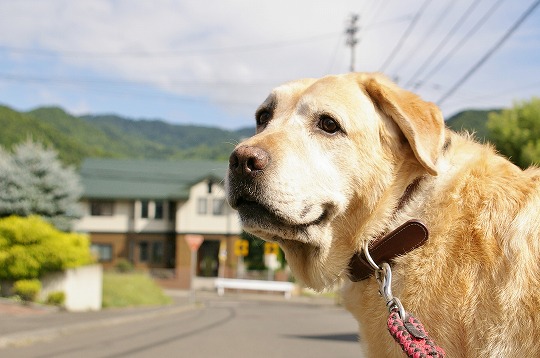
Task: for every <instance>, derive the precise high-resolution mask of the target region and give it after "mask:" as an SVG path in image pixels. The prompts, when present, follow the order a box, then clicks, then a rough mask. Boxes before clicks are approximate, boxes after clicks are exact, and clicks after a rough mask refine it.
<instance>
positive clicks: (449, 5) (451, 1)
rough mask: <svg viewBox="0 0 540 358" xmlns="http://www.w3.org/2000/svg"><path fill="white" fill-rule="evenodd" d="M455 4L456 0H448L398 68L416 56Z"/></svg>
mask: <svg viewBox="0 0 540 358" xmlns="http://www.w3.org/2000/svg"><path fill="white" fill-rule="evenodd" d="M455 4H456V1H455V0H448V2H447V5H446V7H445V8H444V9H443V10H442V11H441V12H440V15H439V16H438V17H437V18H436V19H435V21H433V23H432V24H431V26H430V27H429V28H428V30H427V31H426V33H425V35H424V37H423V38H421V39H420V40H419V41H418V43H417V44H416V46H415V47H413V48H412V49H411V51H409V53H408V54H407V56H405V58H404V59H403V61H402V62H401V64H400V65H399V66H396V67H397V68H403V67H405V66H406V64H407V62H409V61H410V60H411V59H413V58H414V54H416V53H417V52H418V50H419V49H420V47H421V46H423V45H424V44H425V41H426V39H427V38H429V37H430V36H431V35H433V33H434V32H435V29H436V28H437V27H438V26H440V25H441V24H442V23H443V19H444V18H445V17H447V16H448V14H449V13H450V11H451V9H452V7H453V6H454V5H455Z"/></svg>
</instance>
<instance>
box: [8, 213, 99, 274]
mask: <svg viewBox="0 0 540 358" xmlns="http://www.w3.org/2000/svg"><path fill="white" fill-rule="evenodd" d="M92 262H93V258H92V255H91V252H90V241H89V240H88V238H87V237H86V236H85V235H82V234H76V233H64V232H61V231H58V230H57V229H55V228H54V226H52V225H51V224H49V223H48V222H46V221H44V220H43V219H41V218H40V217H38V216H30V217H27V218H21V217H18V216H10V217H7V218H3V219H0V279H4V280H21V279H32V278H39V277H41V276H42V275H43V274H44V273H46V272H53V271H62V270H65V269H68V268H74V267H79V266H84V265H87V264H90V263H92Z"/></svg>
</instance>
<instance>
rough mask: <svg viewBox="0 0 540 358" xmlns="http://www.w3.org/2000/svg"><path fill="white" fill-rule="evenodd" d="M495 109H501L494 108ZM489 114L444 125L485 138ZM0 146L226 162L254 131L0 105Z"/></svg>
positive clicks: (462, 116)
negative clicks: (30, 143)
mask: <svg viewBox="0 0 540 358" xmlns="http://www.w3.org/2000/svg"><path fill="white" fill-rule="evenodd" d="M492 111H499V110H492ZM492 111H489V110H485V111H483V110H468V111H463V112H460V113H457V114H456V115H454V116H452V117H451V118H449V119H448V120H447V121H446V124H447V125H448V126H449V127H450V128H452V129H454V130H456V131H461V130H468V131H470V132H475V133H476V136H477V138H479V139H480V140H485V139H486V138H487V137H488V131H487V128H486V121H487V118H488V113H490V112H492ZM0 128H2V130H1V131H0V146H2V147H4V148H6V149H11V147H12V146H13V145H15V144H17V143H19V142H21V141H24V140H27V139H29V138H31V139H33V140H35V141H38V142H41V143H43V144H45V145H49V146H52V147H53V148H55V149H56V150H57V151H58V153H59V157H60V159H61V160H62V161H63V162H64V163H66V164H71V165H76V166H78V165H80V164H81V163H82V161H83V160H84V159H85V158H96V157H101V158H132V159H137V158H139V159H207V160H224V161H225V160H227V159H228V157H229V154H230V153H231V151H232V149H233V148H234V146H235V145H236V143H238V142H240V141H241V140H242V139H243V138H246V137H249V136H251V135H253V134H254V133H255V128H253V127H247V128H241V129H239V130H237V131H228V130H224V129H220V128H216V127H205V126H195V125H177V124H170V123H167V122H164V121H161V120H133V119H128V118H123V117H119V116H114V115H87V116H79V117H78V116H73V115H71V114H69V113H67V112H66V111H64V110H63V109H62V108H58V107H42V108H37V109H35V110H32V111H29V112H18V111H15V110H13V109H11V108H9V107H6V106H0Z"/></svg>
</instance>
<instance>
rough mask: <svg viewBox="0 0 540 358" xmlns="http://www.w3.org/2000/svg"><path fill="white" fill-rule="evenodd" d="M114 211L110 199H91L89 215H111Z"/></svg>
mask: <svg viewBox="0 0 540 358" xmlns="http://www.w3.org/2000/svg"><path fill="white" fill-rule="evenodd" d="M113 213H114V203H113V202H112V201H91V202H90V215H92V216H112V215H113Z"/></svg>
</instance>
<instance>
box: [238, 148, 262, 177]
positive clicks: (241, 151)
mask: <svg viewBox="0 0 540 358" xmlns="http://www.w3.org/2000/svg"><path fill="white" fill-rule="evenodd" d="M269 162H270V155H269V154H268V153H267V152H266V151H265V150H264V149H261V148H258V147H251V146H247V145H243V146H241V147H238V148H236V149H235V150H234V152H232V154H231V156H230V158H229V169H230V170H231V171H232V172H233V173H234V174H236V175H244V176H256V175H259V174H261V173H262V172H263V170H264V169H265V168H266V167H267V166H268V163H269Z"/></svg>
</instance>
